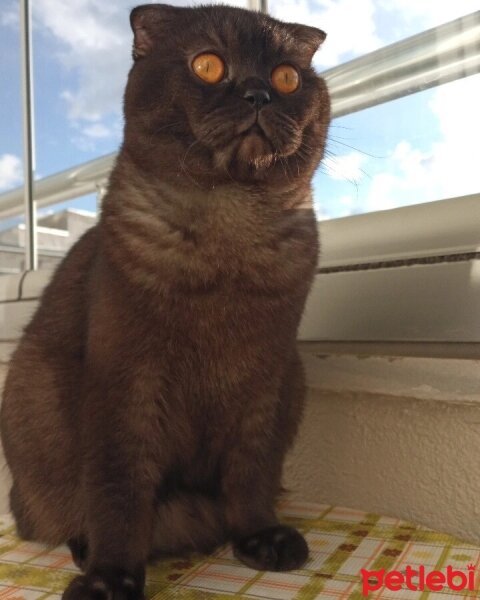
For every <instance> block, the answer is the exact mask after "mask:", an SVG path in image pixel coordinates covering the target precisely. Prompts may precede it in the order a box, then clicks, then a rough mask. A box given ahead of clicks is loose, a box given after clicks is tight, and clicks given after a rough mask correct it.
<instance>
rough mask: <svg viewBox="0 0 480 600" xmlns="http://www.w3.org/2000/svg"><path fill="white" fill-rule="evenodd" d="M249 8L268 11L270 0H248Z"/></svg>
mask: <svg viewBox="0 0 480 600" xmlns="http://www.w3.org/2000/svg"><path fill="white" fill-rule="evenodd" d="M248 8H249V9H250V10H256V11H258V12H263V13H268V0H248Z"/></svg>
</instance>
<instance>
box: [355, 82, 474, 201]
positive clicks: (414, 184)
mask: <svg viewBox="0 0 480 600" xmlns="http://www.w3.org/2000/svg"><path fill="white" fill-rule="evenodd" d="M479 96H480V75H476V76H472V77H468V78H466V79H462V80H459V81H456V82H454V83H451V84H448V85H445V86H442V87H439V88H438V89H436V90H435V92H434V95H433V98H432V100H431V102H430V108H431V110H432V112H433V113H434V115H435V116H436V117H437V119H438V127H439V130H440V133H441V135H442V137H441V139H440V140H439V141H436V142H434V143H432V144H431V146H430V148H429V149H428V150H419V149H418V148H415V147H414V146H413V145H412V144H411V142H409V141H406V140H402V141H400V142H399V143H398V144H397V145H396V146H395V148H394V149H393V152H392V154H391V158H392V159H393V163H394V165H396V169H395V173H394V172H385V173H379V174H377V175H375V176H374V177H373V178H372V181H371V184H370V186H369V189H368V194H367V203H366V206H365V207H364V209H365V210H366V211H367V210H368V211H370V210H381V209H385V208H392V207H394V206H398V205H405V204H416V203H418V202H424V201H430V200H441V199H445V198H454V197H457V196H463V195H467V194H472V193H476V192H478V191H479V181H480V179H479V176H478V140H479V139H480V121H479V119H478V97H479Z"/></svg>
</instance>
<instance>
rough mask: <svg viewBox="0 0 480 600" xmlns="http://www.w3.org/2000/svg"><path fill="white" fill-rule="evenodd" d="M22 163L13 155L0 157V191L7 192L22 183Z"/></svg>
mask: <svg viewBox="0 0 480 600" xmlns="http://www.w3.org/2000/svg"><path fill="white" fill-rule="evenodd" d="M22 179H23V177H22V161H21V160H20V159H19V158H18V156H15V155H14V154H2V155H1V156H0V190H7V189H9V188H12V187H14V186H16V185H19V184H20V183H21V182H22Z"/></svg>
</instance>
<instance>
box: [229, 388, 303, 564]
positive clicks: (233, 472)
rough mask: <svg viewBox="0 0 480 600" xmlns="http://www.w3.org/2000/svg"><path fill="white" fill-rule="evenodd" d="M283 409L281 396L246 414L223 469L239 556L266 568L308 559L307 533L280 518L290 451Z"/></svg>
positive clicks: (235, 547) (235, 552)
mask: <svg viewBox="0 0 480 600" xmlns="http://www.w3.org/2000/svg"><path fill="white" fill-rule="evenodd" d="M277 409H278V402H277V399H276V398H275V397H271V398H267V399H266V400H264V401H263V402H258V403H257V404H256V410H254V411H251V412H250V414H249V415H248V416H246V417H244V419H243V423H242V425H241V426H240V427H239V430H238V431H237V432H235V435H234V441H233V442H232V445H231V447H230V448H229V450H228V452H227V454H226V456H225V460H224V462H223V470H222V492H223V496H224V501H225V518H226V522H227V525H228V528H229V532H230V536H231V539H232V542H233V548H234V554H235V556H236V557H237V558H238V559H239V560H241V561H242V562H243V563H245V564H246V565H247V566H249V567H251V568H253V569H258V570H265V571H289V570H292V569H297V568H300V567H301V566H302V565H303V564H304V563H305V562H306V560H307V558H308V546H307V543H306V541H305V539H304V538H303V536H302V535H301V534H300V533H299V532H298V531H297V530H296V529H293V528H292V527H287V526H284V525H281V524H280V523H279V522H278V519H277V517H276V516H275V510H274V505H275V500H276V498H277V497H278V494H279V493H280V489H281V473H282V464H283V458H284V454H285V450H286V444H284V443H283V440H282V438H281V436H282V432H281V431H279V429H278V423H279V419H278V410H277Z"/></svg>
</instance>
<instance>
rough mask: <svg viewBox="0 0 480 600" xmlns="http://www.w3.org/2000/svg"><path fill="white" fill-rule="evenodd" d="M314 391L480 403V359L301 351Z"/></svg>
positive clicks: (455, 402) (310, 385) (457, 402)
mask: <svg viewBox="0 0 480 600" xmlns="http://www.w3.org/2000/svg"><path fill="white" fill-rule="evenodd" d="M302 357H303V359H304V364H305V367H306V374H307V384H308V387H309V389H314V390H317V391H322V392H327V393H332V394H335V395H336V396H337V395H339V394H348V395H349V396H351V395H358V396H362V395H363V396H364V395H369V396H381V397H384V398H385V397H390V398H392V399H395V398H397V399H405V398H408V399H413V400H436V401H442V402H449V403H454V404H470V405H471V404H479V403H480V360H466V359H451V358H419V357H403V356H402V357H400V356H361V355H359V356H354V355H341V356H340V355H337V356H336V355H325V354H312V353H308V352H305V351H302Z"/></svg>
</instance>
